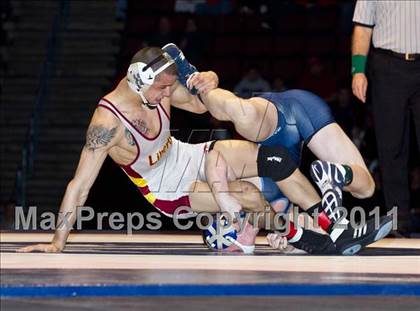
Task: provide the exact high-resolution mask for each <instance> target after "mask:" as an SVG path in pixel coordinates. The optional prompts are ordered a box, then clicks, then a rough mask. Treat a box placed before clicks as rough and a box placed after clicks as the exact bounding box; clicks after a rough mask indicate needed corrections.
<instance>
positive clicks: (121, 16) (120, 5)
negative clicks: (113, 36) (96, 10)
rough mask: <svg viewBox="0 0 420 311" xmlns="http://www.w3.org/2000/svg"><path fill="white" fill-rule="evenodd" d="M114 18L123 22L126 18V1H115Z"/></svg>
mask: <svg viewBox="0 0 420 311" xmlns="http://www.w3.org/2000/svg"><path fill="white" fill-rule="evenodd" d="M116 9H117V12H116V18H117V20H118V21H125V20H126V18H127V0H117V3H116Z"/></svg>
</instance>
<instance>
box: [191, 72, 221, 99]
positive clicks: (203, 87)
mask: <svg viewBox="0 0 420 311" xmlns="http://www.w3.org/2000/svg"><path fill="white" fill-rule="evenodd" d="M218 85H219V77H218V76H217V74H216V73H215V72H214V71H205V72H199V73H196V74H195V75H193V76H192V77H191V78H190V79H189V80H188V81H187V87H188V88H189V89H190V90H191V89H192V88H193V87H195V88H196V89H197V91H198V93H200V94H206V93H207V92H209V91H211V90H214V89H215V88H217V87H218Z"/></svg>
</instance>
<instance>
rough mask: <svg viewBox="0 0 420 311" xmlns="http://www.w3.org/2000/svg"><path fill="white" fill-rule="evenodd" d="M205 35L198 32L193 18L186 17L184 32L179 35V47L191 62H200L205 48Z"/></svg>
mask: <svg viewBox="0 0 420 311" xmlns="http://www.w3.org/2000/svg"><path fill="white" fill-rule="evenodd" d="M206 42H207V40H205V35H204V34H203V33H200V32H198V29H197V24H196V22H195V20H194V19H193V18H189V19H187V24H186V26H185V32H184V33H183V34H182V35H181V40H180V41H179V47H180V48H181V50H182V51H183V52H184V54H185V55H188V59H189V61H190V62H191V63H192V64H195V63H197V62H200V60H201V59H202V56H203V52H204V51H205V50H206Z"/></svg>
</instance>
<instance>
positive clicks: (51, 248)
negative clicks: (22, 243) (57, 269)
mask: <svg viewBox="0 0 420 311" xmlns="http://www.w3.org/2000/svg"><path fill="white" fill-rule="evenodd" d="M34 251H38V252H44V253H59V252H61V251H62V249H61V248H59V247H57V246H56V245H54V244H52V243H51V244H35V245H29V246H26V247H22V248H18V249H17V250H16V252H18V253H30V252H34Z"/></svg>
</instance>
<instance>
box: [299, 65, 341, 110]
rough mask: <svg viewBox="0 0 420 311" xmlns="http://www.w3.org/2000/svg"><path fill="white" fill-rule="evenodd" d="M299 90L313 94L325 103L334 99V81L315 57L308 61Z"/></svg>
mask: <svg viewBox="0 0 420 311" xmlns="http://www.w3.org/2000/svg"><path fill="white" fill-rule="evenodd" d="M300 88H302V89H304V90H308V91H311V92H314V93H315V94H317V95H319V96H321V97H322V98H323V99H324V100H326V101H327V102H331V101H333V100H335V99H336V91H337V82H336V79H335V78H334V77H333V76H332V75H331V74H330V73H329V72H327V70H326V68H325V64H324V63H323V62H322V61H321V60H320V59H319V58H317V57H312V58H310V59H308V61H307V63H306V69H305V71H304V74H303V76H302V79H301V80H300Z"/></svg>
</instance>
